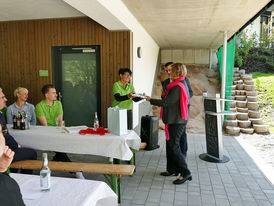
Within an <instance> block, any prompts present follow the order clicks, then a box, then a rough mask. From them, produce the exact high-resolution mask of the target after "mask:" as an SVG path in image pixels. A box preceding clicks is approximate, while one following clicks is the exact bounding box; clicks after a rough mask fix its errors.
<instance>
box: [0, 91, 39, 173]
mask: <svg viewBox="0 0 274 206" xmlns="http://www.w3.org/2000/svg"><path fill="white" fill-rule="evenodd" d="M6 102H7V99H6V97H5V95H4V93H3V91H2V89H1V88H0V109H3V108H4V107H5V106H6ZM0 124H1V126H2V131H3V135H4V137H5V141H6V145H7V146H8V147H9V148H10V149H11V150H12V151H14V153H15V154H14V157H13V161H12V162H17V161H20V160H36V159H37V154H36V151H35V150H33V149H29V148H22V146H20V145H18V144H17V142H16V141H15V140H14V138H13V137H12V136H11V135H10V134H9V132H8V129H7V123H6V120H5V117H4V115H3V113H2V112H0ZM21 172H22V173H25V174H31V173H32V171H31V170H21Z"/></svg>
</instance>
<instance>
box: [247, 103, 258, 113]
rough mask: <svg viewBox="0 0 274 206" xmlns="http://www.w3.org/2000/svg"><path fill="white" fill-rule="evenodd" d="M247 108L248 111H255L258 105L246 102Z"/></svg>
mask: <svg viewBox="0 0 274 206" xmlns="http://www.w3.org/2000/svg"><path fill="white" fill-rule="evenodd" d="M247 108H248V109H249V110H255V111H257V110H258V109H259V104H258V102H247Z"/></svg>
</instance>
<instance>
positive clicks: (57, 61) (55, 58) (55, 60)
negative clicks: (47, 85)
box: [51, 45, 102, 123]
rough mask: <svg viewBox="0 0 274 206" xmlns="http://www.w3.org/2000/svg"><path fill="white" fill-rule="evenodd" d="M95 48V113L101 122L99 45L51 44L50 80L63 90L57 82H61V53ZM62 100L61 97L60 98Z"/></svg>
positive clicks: (58, 89)
mask: <svg viewBox="0 0 274 206" xmlns="http://www.w3.org/2000/svg"><path fill="white" fill-rule="evenodd" d="M88 48H90V49H95V54H96V65H97V68H96V70H97V71H96V72H97V85H96V86H97V91H96V93H97V114H98V119H99V121H100V122H101V123H102V117H101V114H102V113H101V58H100V55H101V53H100V45H85V46H82V45H81V46H52V47H51V54H52V55H51V59H52V82H53V84H54V86H55V88H56V90H57V91H63V88H62V84H58V83H57V82H62V80H63V79H62V74H61V72H60V69H61V68H62V61H61V56H62V54H63V53H83V50H84V49H88ZM80 51H81V52H80ZM61 100H62V98H61Z"/></svg>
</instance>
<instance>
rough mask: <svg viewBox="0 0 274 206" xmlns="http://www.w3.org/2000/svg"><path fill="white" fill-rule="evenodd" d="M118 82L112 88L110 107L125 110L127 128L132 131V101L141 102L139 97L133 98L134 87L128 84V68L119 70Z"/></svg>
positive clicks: (129, 72)
mask: <svg viewBox="0 0 274 206" xmlns="http://www.w3.org/2000/svg"><path fill="white" fill-rule="evenodd" d="M119 76H120V80H119V81H118V82H115V83H114V85H113V88H112V93H113V95H114V100H113V102H112V107H115V106H118V107H120V108H122V109H127V127H128V129H132V100H133V101H134V102H138V101H140V100H142V99H141V98H139V97H134V95H133V94H134V93H135V90H134V87H133V85H132V84H130V76H131V71H130V69H128V68H121V69H120V70H119Z"/></svg>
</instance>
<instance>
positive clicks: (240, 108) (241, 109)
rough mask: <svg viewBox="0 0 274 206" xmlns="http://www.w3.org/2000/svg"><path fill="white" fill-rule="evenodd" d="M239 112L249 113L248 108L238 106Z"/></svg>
mask: <svg viewBox="0 0 274 206" xmlns="http://www.w3.org/2000/svg"><path fill="white" fill-rule="evenodd" d="M237 112H242V113H248V108H246V107H245V108H242V107H237Z"/></svg>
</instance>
